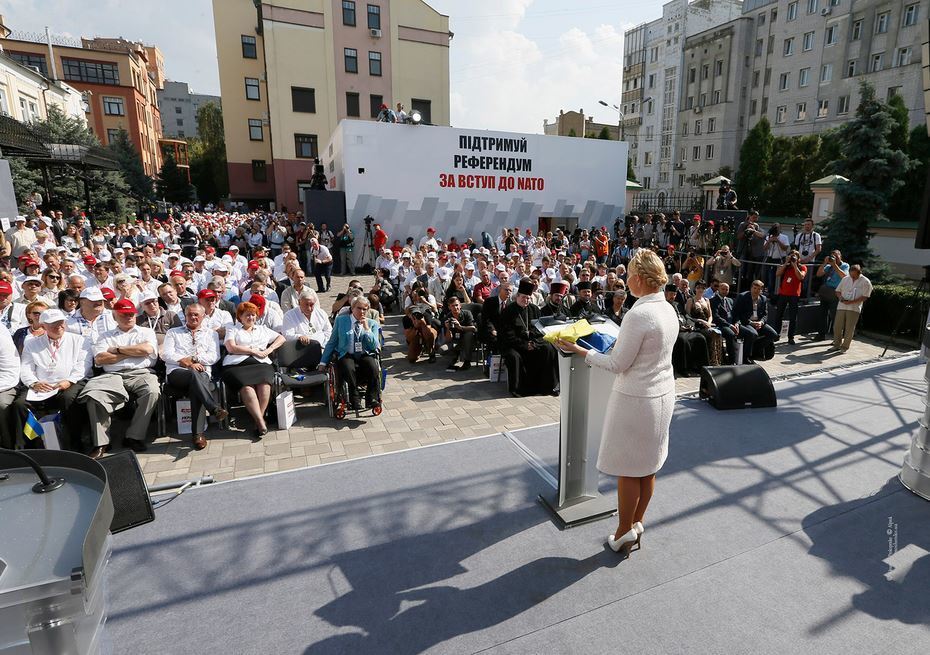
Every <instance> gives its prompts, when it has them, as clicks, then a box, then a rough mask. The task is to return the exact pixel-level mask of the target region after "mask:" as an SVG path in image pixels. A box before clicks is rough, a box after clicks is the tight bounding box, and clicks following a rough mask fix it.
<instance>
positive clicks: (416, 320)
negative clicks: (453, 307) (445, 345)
mask: <svg viewBox="0 0 930 655" xmlns="http://www.w3.org/2000/svg"><path fill="white" fill-rule="evenodd" d="M438 313H439V311H438V308H437V307H436V299H435V298H434V297H433V296H431V295H430V294H429V293H428V292H427V291H426V289H425V288H423V286H422V285H421V283H420V281H419V280H417V281H415V282H414V283H413V285H412V286H411V288H410V293H409V294H407V297H406V298H405V299H404V314H405V316H404V319H403V325H404V336H405V337H406V339H407V361H408V362H410V363H411V364H415V363H416V362H417V360H418V359H419V358H420V355H421V354H422V353H424V352H428V353H429V361H430V363H432V362H435V361H436V350H435V346H436V337H437V336H438V335H439V331H438V328H439V327H440V325H439V321H438V320H437V318H436V316H437V315H438Z"/></svg>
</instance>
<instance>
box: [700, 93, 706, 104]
mask: <svg viewBox="0 0 930 655" xmlns="http://www.w3.org/2000/svg"><path fill="white" fill-rule="evenodd" d="M701 106H702V107H706V106H707V94H706V93H702V94H701Z"/></svg>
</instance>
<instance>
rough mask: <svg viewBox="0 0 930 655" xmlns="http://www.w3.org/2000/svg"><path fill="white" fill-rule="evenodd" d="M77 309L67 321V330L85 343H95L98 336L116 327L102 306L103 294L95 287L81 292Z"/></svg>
mask: <svg viewBox="0 0 930 655" xmlns="http://www.w3.org/2000/svg"><path fill="white" fill-rule="evenodd" d="M78 302H79V304H78V309H77V311H76V312H75V313H74V315H73V316H71V317H70V318H69V319H68V324H67V330H68V332H71V333H73V334H78V335H81V336H83V337H84V338H85V339H87V343H88V344H89V345H88V347H90V345H93V344H95V343H97V340H98V339H99V338H100V335H102V334H104V333H105V332H109V331H110V330H113V329H114V328H115V327H116V322H115V321H114V320H113V317H112V316H111V315H110V313H109V312H108V311H106V307H105V305H104V300H103V293H102V292H101V291H100V289H98V288H97V287H90V288H89V289H84V290H83V291H82V292H81V298H80V300H79V301H78Z"/></svg>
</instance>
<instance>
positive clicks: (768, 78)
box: [762, 68, 772, 86]
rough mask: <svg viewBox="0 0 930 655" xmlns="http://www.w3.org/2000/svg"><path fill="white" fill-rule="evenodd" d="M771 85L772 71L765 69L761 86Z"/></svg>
mask: <svg viewBox="0 0 930 655" xmlns="http://www.w3.org/2000/svg"><path fill="white" fill-rule="evenodd" d="M771 83H772V69H771V68H766V69H765V81H763V82H762V85H763V86H768V85H769V84H771Z"/></svg>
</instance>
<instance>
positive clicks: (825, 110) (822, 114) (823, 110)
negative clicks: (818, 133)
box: [817, 100, 830, 118]
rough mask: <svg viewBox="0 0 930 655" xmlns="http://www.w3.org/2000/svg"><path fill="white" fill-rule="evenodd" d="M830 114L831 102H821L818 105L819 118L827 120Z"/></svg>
mask: <svg viewBox="0 0 930 655" xmlns="http://www.w3.org/2000/svg"><path fill="white" fill-rule="evenodd" d="M829 114H830V101H829V100H821V101H820V102H818V103H817V118H826V117H827V116H828V115H829Z"/></svg>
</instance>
